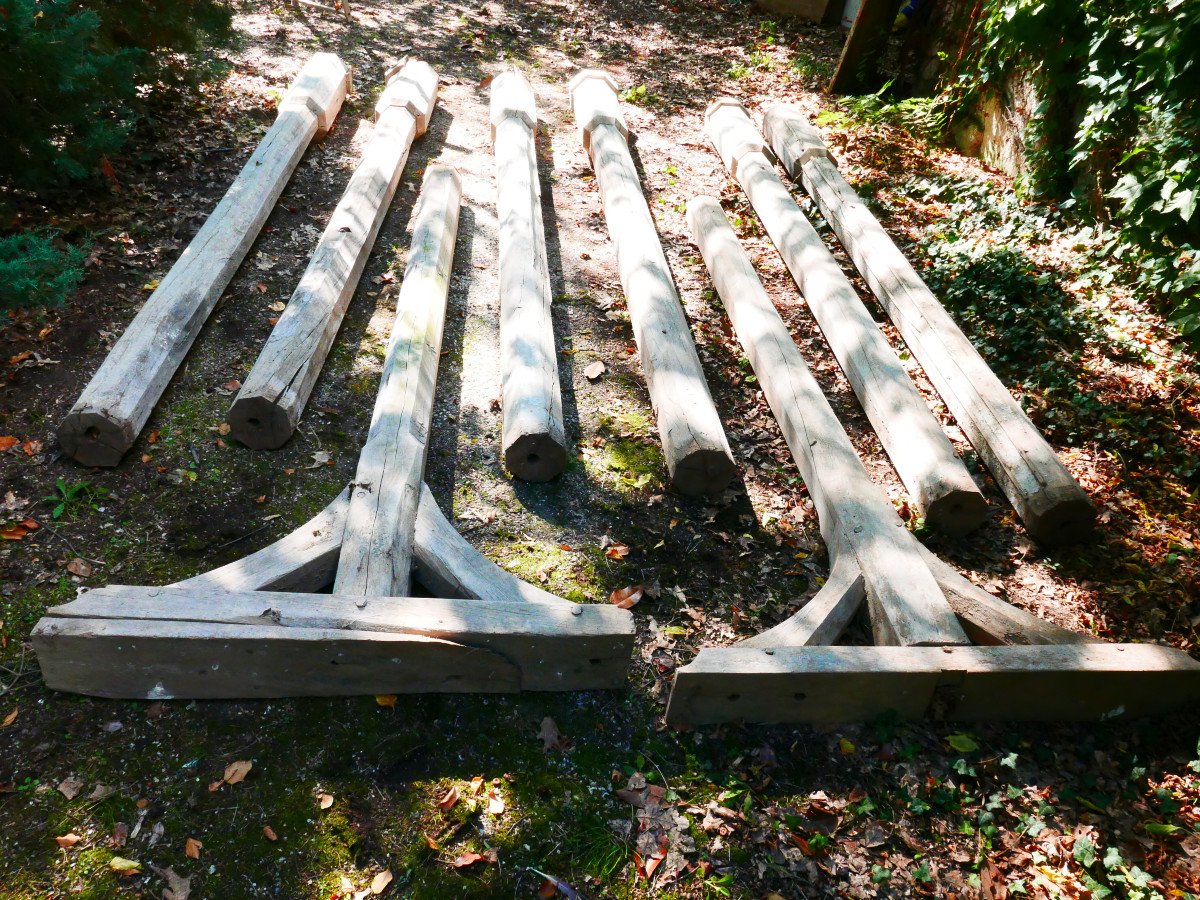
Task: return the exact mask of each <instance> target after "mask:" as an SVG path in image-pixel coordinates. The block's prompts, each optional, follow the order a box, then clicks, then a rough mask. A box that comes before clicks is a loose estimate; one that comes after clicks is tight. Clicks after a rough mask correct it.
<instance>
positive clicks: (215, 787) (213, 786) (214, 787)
mask: <svg viewBox="0 0 1200 900" xmlns="http://www.w3.org/2000/svg"><path fill="white" fill-rule="evenodd" d="M224 783H225V782H224V781H212V782H209V785H208V790H209V793H212V792H213V791H219V790H220V789H221V785H223V784H224Z"/></svg>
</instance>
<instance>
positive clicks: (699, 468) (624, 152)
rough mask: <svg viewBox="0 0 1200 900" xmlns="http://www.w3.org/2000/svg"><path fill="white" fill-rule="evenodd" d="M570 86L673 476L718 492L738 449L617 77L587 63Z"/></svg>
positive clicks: (685, 485) (692, 490)
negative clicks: (717, 402) (660, 224)
mask: <svg viewBox="0 0 1200 900" xmlns="http://www.w3.org/2000/svg"><path fill="white" fill-rule="evenodd" d="M570 91H571V107H572V109H573V111H574V113H575V122H576V125H577V126H578V127H579V133H580V137H581V138H582V140H583V145H584V147H585V149H587V150H588V152H589V154H590V155H591V160H592V168H593V169H594V170H595V172H596V181H597V182H598V184H599V186H600V194H601V197H602V199H603V203H604V217H605V221H606V222H607V223H608V235H609V238H610V239H611V240H612V241H613V243H614V244H616V248H617V267H618V269H619V271H620V276H621V286H622V287H623V288H624V290H625V299H626V301H627V302H628V304H629V317H630V320H631V321H632V324H633V336H634V340H636V341H637V346H638V351H639V353H640V354H641V359H642V368H643V369H644V370H645V373H646V385H647V386H648V387H649V389H650V402H651V404H652V405H653V406H654V411H655V413H656V415H657V417H658V433H659V435H660V436H661V438H662V444H663V455H664V456H665V457H666V461H667V470H668V472H669V473H670V476H671V481H672V482H673V483H674V485H675V486H676V487H677V488H678V489H679V490H680V491H682V492H683V493H685V494H713V493H717V492H719V491H721V490H723V489H724V488H725V486H726V485H727V484H728V483H729V479H730V478H732V477H733V474H734V463H733V454H732V452H731V451H730V449H729V441H728V440H727V439H726V437H725V432H724V430H723V429H722V427H721V419H720V416H718V415H717V410H716V407H715V406H714V405H713V401H712V396H711V395H710V394H709V391H708V383H707V382H706V381H705V380H704V371H703V370H702V369H701V368H700V358H699V357H698V356H697V354H696V345H695V344H694V343H693V342H692V336H691V332H690V331H689V330H688V323H687V319H686V318H685V317H684V314H683V308H682V307H681V306H680V303H679V294H678V293H677V292H676V290H675V282H674V281H673V280H672V278H671V270H670V268H669V267H668V265H667V258H666V256H665V255H664V254H663V250H662V245H661V244H660V243H659V240H658V232H657V231H655V228H654V220H653V219H652V218H651V216H650V209H649V207H647V205H646V198H645V196H643V194H642V188H641V183H640V182H639V181H638V175H637V169H636V168H634V165H633V158H632V157H631V156H630V153H629V145H628V143H627V139H628V134H629V131H628V129H627V128H626V126H625V120H624V118H623V117H622V115H621V107H620V104H619V102H618V101H617V94H616V83H615V82H614V81H613V80H612V77H611V76H609V75H608V73H606V72H602V71H599V70H596V69H585V70H584V71H582V72H580V73H578V74H577V75H576V76H575V77H574V78H572V79H571V83H570Z"/></svg>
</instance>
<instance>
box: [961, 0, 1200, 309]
mask: <svg viewBox="0 0 1200 900" xmlns="http://www.w3.org/2000/svg"><path fill="white" fill-rule="evenodd" d="M983 11H984V12H983V15H982V17H981V18H980V20H979V22H978V23H977V25H976V29H977V37H978V43H979V51H978V53H977V54H976V56H975V57H974V58H970V57H968V58H967V59H965V60H964V62H963V64H962V69H961V70H960V71H958V72H955V73H951V77H952V78H954V79H955V80H954V81H953V82H952V83H951V84H950V85H949V86H948V88H947V90H946V91H945V92H944V95H943V97H944V99H947V100H949V98H953V99H954V102H956V103H958V104H961V103H963V102H965V101H967V100H969V99H970V98H971V97H973V96H975V95H976V94H977V93H978V92H980V91H983V90H988V89H994V88H996V87H997V86H998V85H1000V84H1002V83H1003V81H1004V79H1005V78H1007V77H1008V76H1010V75H1011V74H1013V73H1014V71H1016V70H1017V69H1018V67H1019V68H1020V69H1021V71H1022V72H1024V73H1025V74H1026V75H1028V76H1029V77H1032V78H1033V79H1034V81H1035V83H1036V85H1037V87H1038V93H1039V95H1040V96H1041V98H1042V102H1041V105H1040V107H1039V108H1038V109H1037V110H1036V111H1035V113H1034V115H1033V117H1032V119H1031V121H1030V123H1029V129H1028V133H1027V135H1026V151H1027V153H1026V158H1027V161H1028V162H1029V164H1030V175H1029V176H1028V178H1027V180H1026V183H1025V184H1024V185H1023V187H1024V189H1025V190H1027V191H1028V192H1029V193H1031V194H1034V195H1036V196H1047V197H1065V196H1066V195H1067V194H1068V193H1070V192H1072V191H1074V193H1075V200H1076V201H1077V202H1079V204H1080V207H1081V209H1082V210H1083V211H1084V212H1085V214H1087V215H1088V216H1091V217H1094V218H1096V219H1098V220H1101V221H1104V220H1106V219H1108V218H1110V217H1111V218H1112V219H1113V220H1114V221H1115V223H1116V224H1117V226H1118V231H1117V233H1116V235H1115V236H1114V240H1113V241H1112V243H1111V245H1110V248H1109V249H1110V252H1111V253H1114V254H1117V253H1119V254H1120V255H1122V256H1123V257H1125V258H1126V259H1127V260H1128V261H1129V263H1130V264H1131V265H1133V266H1136V267H1138V269H1139V281H1140V283H1141V285H1142V286H1143V287H1144V288H1145V289H1147V290H1148V291H1149V292H1150V293H1152V294H1153V295H1155V296H1158V297H1160V298H1162V299H1163V300H1165V301H1166V303H1167V305H1168V307H1169V309H1170V310H1171V312H1172V315H1173V318H1174V320H1175V322H1176V323H1177V325H1178V326H1179V327H1180V329H1181V330H1182V331H1184V332H1185V333H1188V332H1196V333H1200V296H1198V292H1200V219H1197V217H1196V208H1197V203H1198V201H1200V166H1196V165H1195V164H1194V163H1195V159H1196V158H1197V154H1198V152H1200V106H1198V105H1197V86H1198V85H1200V78H1198V76H1200V3H1195V2H1188V0H1126V2H1124V3H1120V4H1116V3H1112V2H1111V0H985V2H984V5H983Z"/></svg>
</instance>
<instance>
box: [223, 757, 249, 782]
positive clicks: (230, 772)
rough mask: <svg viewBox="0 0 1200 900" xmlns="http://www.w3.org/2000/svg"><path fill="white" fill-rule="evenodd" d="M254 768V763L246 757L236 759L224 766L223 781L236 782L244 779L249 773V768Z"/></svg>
mask: <svg viewBox="0 0 1200 900" xmlns="http://www.w3.org/2000/svg"><path fill="white" fill-rule="evenodd" d="M253 768H254V763H252V762H251V761H250V760H248V759H238V760H235V761H233V762H231V763H230V764H229V765H227V766H226V767H225V783H226V784H237V783H239V782H241V781H245V780H246V776H247V775H249V774H250V770H251V769H253Z"/></svg>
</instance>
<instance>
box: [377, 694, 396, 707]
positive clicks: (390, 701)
mask: <svg viewBox="0 0 1200 900" xmlns="http://www.w3.org/2000/svg"><path fill="white" fill-rule="evenodd" d="M375 703H376V704H378V705H379V706H382V707H384V708H385V709H395V708H396V695H395V694H376V695H375Z"/></svg>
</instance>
